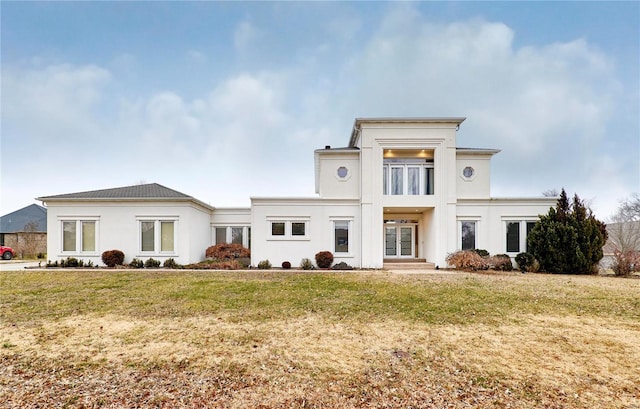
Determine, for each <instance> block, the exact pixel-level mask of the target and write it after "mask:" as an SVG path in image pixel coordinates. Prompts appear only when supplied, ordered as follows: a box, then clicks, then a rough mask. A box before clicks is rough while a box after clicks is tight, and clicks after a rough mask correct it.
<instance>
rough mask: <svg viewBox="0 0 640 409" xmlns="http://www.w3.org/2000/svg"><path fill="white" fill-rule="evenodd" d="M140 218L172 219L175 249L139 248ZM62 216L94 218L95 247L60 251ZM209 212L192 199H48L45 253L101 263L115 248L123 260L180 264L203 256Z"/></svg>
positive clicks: (207, 241) (52, 257) (207, 243)
mask: <svg viewBox="0 0 640 409" xmlns="http://www.w3.org/2000/svg"><path fill="white" fill-rule="evenodd" d="M140 219H145V220H158V219H173V220H176V222H177V223H176V225H175V229H176V231H175V242H174V251H173V252H171V253H146V252H141V251H140ZM62 220H95V221H96V222H97V224H96V251H94V252H86V253H82V252H80V251H75V252H64V251H62ZM210 220H211V214H210V212H209V211H208V210H207V209H204V208H201V207H199V206H197V205H195V204H193V203H191V202H51V203H48V211H47V226H48V235H47V236H48V237H47V253H48V258H49V259H50V260H60V259H63V258H66V257H75V258H78V259H82V260H84V261H89V260H91V261H92V262H93V263H94V264H98V265H101V264H102V261H101V255H102V252H104V251H106V250H112V249H118V250H121V251H123V252H124V254H125V263H128V262H130V261H131V259H133V258H134V257H136V258H140V259H142V260H146V259H148V258H151V257H152V258H154V259H157V260H160V261H164V260H166V259H167V258H174V259H175V260H176V262H178V263H179V264H189V263H193V262H197V261H201V260H203V259H204V252H205V250H206V248H207V246H208V245H209V243H210Z"/></svg>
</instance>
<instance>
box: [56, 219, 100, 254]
mask: <svg viewBox="0 0 640 409" xmlns="http://www.w3.org/2000/svg"><path fill="white" fill-rule="evenodd" d="M61 223H62V252H63V253H76V254H95V253H96V249H97V244H96V239H97V234H96V233H97V227H96V226H97V223H98V222H97V220H95V219H93V220H84V219H68V220H61Z"/></svg>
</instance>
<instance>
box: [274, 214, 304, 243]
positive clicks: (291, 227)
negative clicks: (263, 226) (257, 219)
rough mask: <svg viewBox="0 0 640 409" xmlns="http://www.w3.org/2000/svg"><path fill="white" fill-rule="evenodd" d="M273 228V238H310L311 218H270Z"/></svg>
mask: <svg viewBox="0 0 640 409" xmlns="http://www.w3.org/2000/svg"><path fill="white" fill-rule="evenodd" d="M269 228H270V229H271V236H270V238H271V240H308V239H309V220H308V219H305V218H303V219H288V220H283V219H280V218H278V219H276V220H269Z"/></svg>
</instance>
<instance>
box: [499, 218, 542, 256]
mask: <svg viewBox="0 0 640 409" xmlns="http://www.w3.org/2000/svg"><path fill="white" fill-rule="evenodd" d="M536 223H537V222H536V221H534V220H531V219H529V220H507V221H505V231H506V253H520V252H523V251H527V238H528V237H529V233H530V232H531V230H532V229H533V227H534V226H535V225H536Z"/></svg>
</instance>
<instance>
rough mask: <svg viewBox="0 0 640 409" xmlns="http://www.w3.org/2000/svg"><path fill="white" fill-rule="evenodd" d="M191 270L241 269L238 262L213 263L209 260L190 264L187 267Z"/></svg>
mask: <svg viewBox="0 0 640 409" xmlns="http://www.w3.org/2000/svg"><path fill="white" fill-rule="evenodd" d="M185 267H186V268H188V269H191V270H238V269H240V268H241V266H240V263H239V262H238V260H230V261H213V260H207V261H202V262H200V263H195V264H188V265H186V266H185Z"/></svg>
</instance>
